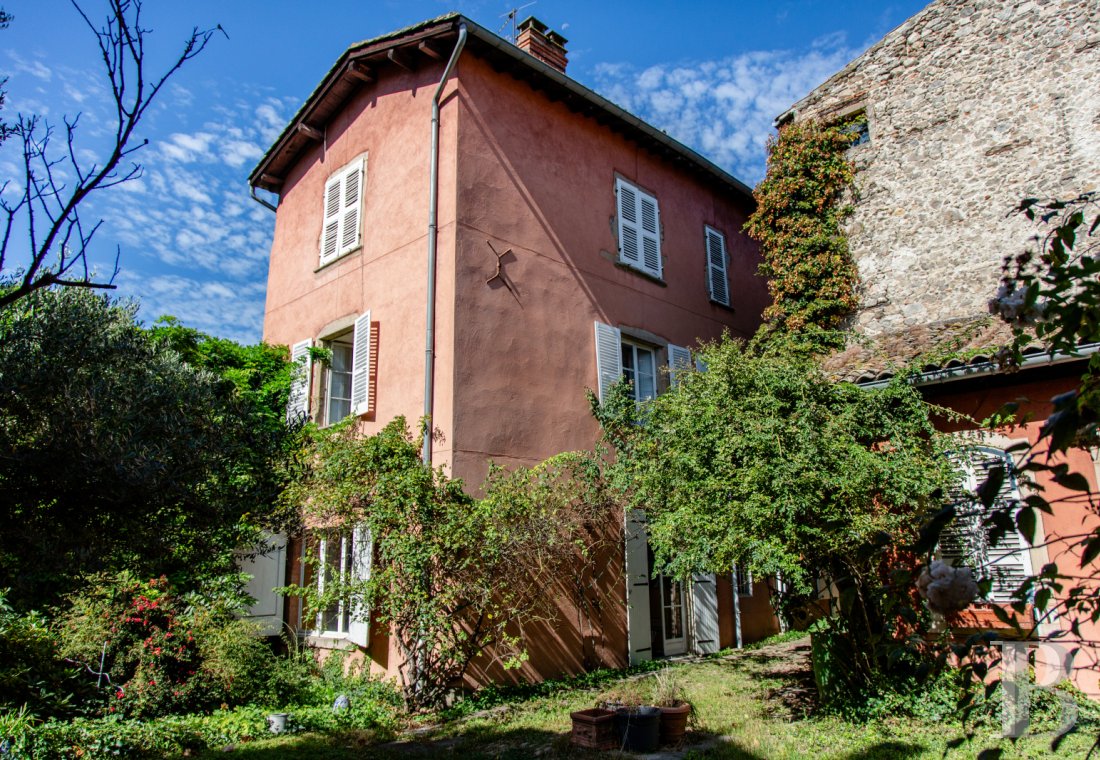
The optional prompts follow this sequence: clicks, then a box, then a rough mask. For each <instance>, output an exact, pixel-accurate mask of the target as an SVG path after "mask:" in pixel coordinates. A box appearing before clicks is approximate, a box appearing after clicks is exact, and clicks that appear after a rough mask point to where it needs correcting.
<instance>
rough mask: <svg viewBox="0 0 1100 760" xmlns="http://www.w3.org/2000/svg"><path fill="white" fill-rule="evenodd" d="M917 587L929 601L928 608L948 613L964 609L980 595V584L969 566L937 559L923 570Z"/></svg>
mask: <svg viewBox="0 0 1100 760" xmlns="http://www.w3.org/2000/svg"><path fill="white" fill-rule="evenodd" d="M917 589H918V590H919V591H920V595H921V596H922V597H924V599H925V601H927V602H928V609H930V610H932V611H933V612H938V613H940V614H941V615H947V614H949V613H951V612H958V611H959V610H964V609H966V607H967V606H968V605H969V604H970V603H971V602H972V601H974V600H975V599H976V598H977V597H978V584H977V583H975V582H974V575H973V574H972V573H971V572H970V568H968V567H952V566H951V565H949V564H947V563H946V562H943V561H942V560H938V559H937V560H935V561H934V562H932V564H931V565H928V566H926V567H925V568H924V569H923V570H921V573H920V577H918V578H917Z"/></svg>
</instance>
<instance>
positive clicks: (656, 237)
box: [615, 178, 662, 279]
mask: <svg viewBox="0 0 1100 760" xmlns="http://www.w3.org/2000/svg"><path fill="white" fill-rule="evenodd" d="M615 195H616V196H617V201H618V207H619V208H618V211H619V261H621V262H622V263H623V264H627V265H628V266H632V267H634V268H635V269H639V270H641V271H643V272H645V273H646V274H649V275H652V276H654V277H656V278H658V279H660V277H661V272H662V267H661V217H660V212H659V211H658V209H657V199H656V198H654V197H653V196H652V195H650V194H649V193H647V192H645V191H643V190H639V189H638V188H637V187H636V186H635V185H632V184H630V183H629V182H627V181H626V180H625V179H621V178H620V179H617V180H615Z"/></svg>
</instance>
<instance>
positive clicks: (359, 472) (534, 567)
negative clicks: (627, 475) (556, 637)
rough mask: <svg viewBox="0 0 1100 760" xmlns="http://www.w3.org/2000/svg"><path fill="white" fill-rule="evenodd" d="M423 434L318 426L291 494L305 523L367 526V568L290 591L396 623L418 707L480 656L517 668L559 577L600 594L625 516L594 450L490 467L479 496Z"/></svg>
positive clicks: (548, 615) (409, 689)
mask: <svg viewBox="0 0 1100 760" xmlns="http://www.w3.org/2000/svg"><path fill="white" fill-rule="evenodd" d="M420 440H421V439H420V437H417V438H413V437H412V436H411V435H410V433H409V430H408V428H407V426H406V423H405V420H404V419H403V418H397V419H395V420H393V421H392V422H390V423H389V424H388V425H386V427H384V428H383V429H382V430H381V431H380V432H379V433H377V434H375V435H372V436H366V437H364V436H361V435H359V433H358V430H357V428H356V425H355V423H354V421H351V420H349V421H345V422H344V423H341V424H340V425H337V426H334V427H332V428H328V429H324V430H319V431H317V434H316V437H315V440H314V443H313V445H312V447H310V449H309V450H308V453H307V455H306V457H305V459H306V460H307V461H308V462H309V463H310V466H309V468H308V469H307V470H306V472H305V475H304V477H303V478H302V479H301V480H300V481H298V482H297V483H295V484H294V486H293V487H292V488H291V489H289V490H288V492H287V498H288V501H289V503H291V504H294V505H302V506H303V508H304V509H305V511H306V513H307V521H308V522H310V523H311V524H314V525H320V526H324V527H325V528H326V529H327V530H330V531H333V530H335V531H352V530H357V531H359V535H360V536H362V537H365V536H367V535H369V537H370V540H371V542H372V545H373V551H372V552H371V555H372V556H373V558H374V560H373V563H372V565H371V568H370V572H369V577H366V576H367V574H366V573H357V574H356V573H348V574H344V575H339V576H338V575H335V574H329V575H326V582H325V590H324V593H323V594H322V593H320V592H319V591H318V588H317V586H313V585H308V586H304V587H293V588H291V589H290V591H291V593H295V594H298V595H300V596H302V597H304V598H305V599H306V601H307V602H308V609H310V610H314V611H317V610H323V609H326V608H327V607H329V606H330V605H331V604H333V603H334V602H335V601H336V600H342V601H343V602H344V604H345V605H349V606H351V607H352V608H354V612H353V613H352V614H353V615H355V616H356V617H357V618H359V619H362V618H364V617H366V616H367V615H368V614H369V618H370V622H371V625H372V626H382V627H383V628H382V630H385V631H388V632H389V633H390V635H392V636H393V637H394V638H395V639H396V642H397V645H398V650H399V651H400V653H401V655H402V658H403V660H402V662H401V663H400V664H399V670H400V674H401V679H402V685H403V691H404V696H405V700H406V702H407V703H408V704H409V706H410V707H412V708H420V707H425V706H431V705H434V704H437V703H438V702H439V701H440V700H441V699H442V697H443V696H444V694H445V693H446V690H447V689H448V688H450V687H452V686H453V685H454V684H455V683H456V682H459V681H461V679H462V678H463V677H464V676H465V675H466V674H467V672H468V671H469V668H470V667H471V665H473V664H474V663H475V660H476V661H478V662H480V664H481V665H482V666H483V667H484V666H486V665H488V664H490V663H493V662H496V663H498V664H502V665H503V666H504V667H510V666H516V665H519V664H520V663H522V662H523V661H524V660H525V659H526V649H525V647H526V642H525V638H524V633H525V630H526V629H527V628H528V626H530V625H532V624H535V623H538V622H540V621H549V620H553V619H554V616H555V615H556V610H555V607H554V605H553V602H554V601H555V599H557V598H558V596H557V595H558V594H560V593H561V591H562V589H561V585H560V584H562V582H563V580H564V579H568V581H569V582H568V583H567V584H566V588H565V589H564V590H565V592H566V593H568V592H569V590H570V589H576V590H577V591H578V592H579V594H580V595H582V596H584V597H585V598H587V599H588V600H589V601H593V599H592V594H593V591H592V590H593V589H595V588H598V587H599V586H600V583H599V578H598V576H599V573H600V567H601V565H602V564H605V560H606V554H605V552H606V551H610V550H611V548H610V547H611V544H610V543H609V542H613V541H614V540H615V539H616V537H617V535H618V534H617V533H616V532H615V531H614V527H613V526H617V525H619V524H620V521H621V519H622V513H621V512H617V511H616V509H615V508H614V504H613V503H610V502H609V499H608V494H607V492H606V489H605V488H604V487H603V485H602V480H601V478H600V468H599V465H598V463H597V462H596V461H595V460H594V459H593V458H592V457H590V456H585V455H581V454H564V455H560V456H559V457H556V458H554V459H552V460H548V461H547V462H545V463H543V464H542V465H540V466H539V467H536V468H533V469H520V470H517V471H515V472H511V473H509V472H505V471H503V470H500V469H494V470H493V471H492V473H490V476H489V478H488V480H487V482H486V485H485V489H486V496H485V498H483V499H475V498H473V497H472V496H470V495H469V494H468V493H466V492H465V491H464V490H463V484H462V482H461V481H459V480H453V479H450V478H448V477H447V476H446V475H445V474H444V473H443V471H442V470H440V469H431V468H429V467H426V466H425V465H424V463H423V462H422V461H421V459H420V448H419V446H420ZM317 571H318V572H323V569H322V568H320V567H317ZM595 601H596V602H598V599H597V600H595ZM578 603H579V605H580V606H583V603H582V602H581V600H579V599H578ZM376 630H377V628H376Z"/></svg>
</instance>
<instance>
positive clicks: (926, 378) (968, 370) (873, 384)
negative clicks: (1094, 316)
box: [856, 343, 1100, 390]
mask: <svg viewBox="0 0 1100 760" xmlns="http://www.w3.org/2000/svg"><path fill="white" fill-rule="evenodd" d="M1098 351H1100V343H1086V344H1085V345H1083V346H1079V347H1078V348H1077V350H1076V351H1073V352H1069V351H1055V352H1054V353H1053V354H1049V353H1041V354H1032V355H1031V356H1027V357H1024V360H1023V361H1022V362H1020V367H1019V368H1020V369H1021V370H1023V369H1031V368H1033V367H1052V366H1054V365H1057V364H1066V363H1068V362H1074V361H1080V360H1081V359H1087V358H1088V357H1090V356H1092V355H1093V354H1095V353H1097V352H1098ZM1002 372H1004V370H1003V369H1002V367H1001V365H999V364H997V363H996V362H992V361H986V362H980V363H978V364H967V365H964V366H962V367H952V368H951V369H933V370H928V371H927V372H922V373H920V374H919V375H916V376H914V377H913V378H911V379H910V380H909V382H910V383H911V384H913V385H916V386H925V385H943V384H944V383H952V382H955V381H958V380H968V379H970V378H972V377H983V376H986V375H996V374H1000V373H1002ZM892 381H893V378H886V379H884V380H871V381H868V382H862V383H860V382H857V383H856V385H858V386H859V387H860V388H867V389H868V390H872V389H876V388H885V387H886V386H887V385H889V384H890V383H891V382H892Z"/></svg>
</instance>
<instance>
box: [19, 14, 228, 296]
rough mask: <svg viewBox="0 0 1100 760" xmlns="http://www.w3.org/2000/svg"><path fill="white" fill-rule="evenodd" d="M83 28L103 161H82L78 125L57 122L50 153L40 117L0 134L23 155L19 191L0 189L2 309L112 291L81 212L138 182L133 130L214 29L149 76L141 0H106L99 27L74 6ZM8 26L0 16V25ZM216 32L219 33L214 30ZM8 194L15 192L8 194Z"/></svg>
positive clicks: (197, 35) (195, 34)
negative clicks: (57, 294) (101, 117)
mask: <svg viewBox="0 0 1100 760" xmlns="http://www.w3.org/2000/svg"><path fill="white" fill-rule="evenodd" d="M73 5H74V7H75V9H76V11H77V13H79V14H80V16H81V18H82V19H83V20H84V23H85V24H86V25H87V26H88V29H89V30H90V31H91V32H92V33H93V34H94V35H95V37H96V40H97V43H98V45H99V52H100V58H99V60H100V61H101V62H102V64H103V68H104V70H105V73H106V75H107V79H108V81H109V82H110V88H111V95H112V96H113V101H114V106H115V109H114V112H115V114H116V115H117V121H116V122H115V124H114V126H113V128H111V127H108V128H107V130H105V131H106V132H107V134H109V135H110V143H109V146H108V148H107V151H106V157H105V158H103V159H102V163H99V162H97V161H96V160H94V159H93V160H91V161H90V162H89V161H88V160H87V159H86V158H84V157H83V156H85V155H86V149H82V148H80V147H79V146H78V145H77V141H76V137H77V122H78V121H79V118H80V117H79V116H77V117H75V118H73V119H72V120H71V121H70V120H69V119H68V118H65V119H63V122H64V125H65V129H64V133H63V139H64V147H63V148H62V149H61V150H60V151H56V150H54V149H53V148H52V147H51V145H50V142H51V140H52V139H53V137H54V129H53V127H52V126H51V125H50V124H48V123H47V122H45V121H44V120H42V119H41V118H39V117H38V116H29V117H24V116H20V117H19V120H18V121H17V122H16V124H15V126H14V127H12V128H10V129H9V128H6V127H4V128H3V131H5V132H7V133H8V134H10V135H13V136H15V137H16V138H17V141H18V142H19V143H20V147H21V150H22V155H21V157H20V161H19V165H20V166H21V167H22V169H23V177H22V180H21V182H20V184H19V186H18V188H10V189H9V188H8V184H9V183H8V182H5V183H4V185H3V188H2V189H5V190H9V193H7V194H3V196H2V197H0V211H2V216H3V225H2V226H3V227H4V233H3V235H2V236H0V285H2V286H3V287H0V307H4V306H7V305H8V304H11V303H14V302H16V301H18V300H19V299H21V298H23V297H24V296H26V295H28V294H29V293H32V292H34V291H36V290H39V289H41V288H49V287H53V286H55V285H61V286H74V287H84V288H113V287H114V285H113V284H111V283H112V281H113V279H114V275H115V274H117V273H118V260H117V257H116V260H115V268H114V272H113V273H112V274H111V276H110V277H109V278H107V279H106V280H103V279H101V278H100V277H99V276H97V273H96V272H95V271H94V269H93V268H92V267H90V266H89V262H88V256H87V254H88V246H89V245H90V244H91V242H92V238H93V237H94V236H95V233H96V231H97V230H98V229H99V226H100V224H102V221H99V222H96V223H95V224H92V225H90V226H88V225H86V224H85V223H84V222H83V221H82V219H81V216H80V212H81V211H82V210H83V209H85V208H87V206H88V203H87V201H88V199H89V198H90V197H93V194H94V193H96V192H97V191H101V190H106V189H108V188H111V187H114V186H116V185H120V184H122V183H124V182H128V181H130V180H133V179H138V178H140V177H141V166H140V165H138V164H136V163H130V165H129V166H128V167H127V166H126V164H127V163H129V162H131V161H133V156H134V154H135V153H136V152H137V151H138V150H140V149H141V148H142V147H144V146H145V145H147V144H148V142H149V141H148V140H139V139H138V138H137V137H136V132H137V130H138V127H139V125H140V124H141V121H142V119H143V118H144V117H145V114H146V111H147V110H148V109H149V107H150V106H151V105H152V103H153V102H154V101H155V100H156V99H157V95H158V94H159V93H160V92H161V90H162V89H163V88H164V86H165V85H166V84H167V83H168V81H169V79H171V78H172V76H173V75H174V74H175V73H176V72H178V71H179V70H180V68H181V67H182V66H183V65H184V64H185V63H187V62H188V61H189V60H191V59H192V58H194V57H195V56H197V55H198V54H199V53H201V52H202V51H203V49H204V48H205V47H206V45H207V43H208V42H210V39H211V38H212V37H213V35H214V33H215V31H217V30H215V29H209V30H205V31H199V29H198V28H195V29H193V30H192V32H191V35H190V36H189V37H188V38H187V39H186V40H185V41H184V43H183V46H182V48H181V50H180V52H179V54H178V55H177V56H176V57H175V58H174V59H172V60H171V62H170V64H169V65H168V67H167V68H166V69H165V71H164V73H163V74H161V75H160V76H155V75H152V72H150V71H149V70H148V67H147V66H146V54H147V53H146V37H147V35H148V34H150V30H149V29H146V28H145V27H144V26H143V25H142V19H141V10H142V8H141V0H109V4H108V7H109V11H108V14H107V18H106V20H105V21H104V23H103V26H101V27H97V26H96V25H95V23H93V22H92V20H91V19H90V18H88V15H87V14H86V13H85V12H84V11H83V9H81V7H80V5H78V4H77V3H76V2H75V1H74V3H73ZM9 20H10V17H9V16H7V14H4V13H3V11H0V26H3V25H5V24H6V23H7V21H9ZM220 29H221V27H218V30H220ZM11 190H14V191H15V192H11ZM17 224H18V225H21V226H24V227H25V229H26V245H25V248H23V249H17V248H16V245H17V244H16V243H15V238H13V237H12V231H13V229H15V227H16V225H17ZM13 254H14V255H16V256H22V257H25V259H26V261H25V264H23V265H22V266H19V267H18V268H13V266H12V264H13V262H12V260H11V258H10V257H11V256H12V255H13Z"/></svg>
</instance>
